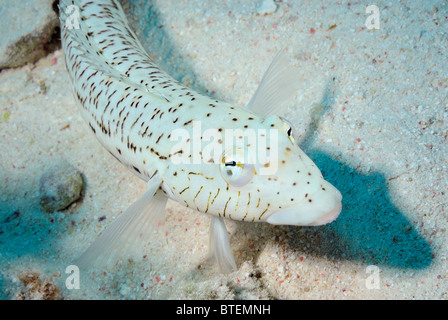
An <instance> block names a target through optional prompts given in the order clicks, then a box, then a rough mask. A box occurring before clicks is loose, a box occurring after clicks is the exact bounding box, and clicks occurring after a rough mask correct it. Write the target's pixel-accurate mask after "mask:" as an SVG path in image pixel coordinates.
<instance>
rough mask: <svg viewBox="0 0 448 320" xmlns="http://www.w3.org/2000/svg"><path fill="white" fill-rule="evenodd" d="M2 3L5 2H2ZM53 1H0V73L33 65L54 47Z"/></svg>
mask: <svg viewBox="0 0 448 320" xmlns="http://www.w3.org/2000/svg"><path fill="white" fill-rule="evenodd" d="M5 2H6V3H5ZM54 2H55V1H54V0H33V1H2V2H1V3H2V4H1V6H2V7H1V8H0V30H2V31H3V32H2V35H1V37H0V70H2V69H5V68H15V67H20V66H22V65H24V64H26V63H34V62H36V61H37V60H39V59H40V58H42V57H44V56H46V55H47V54H48V52H51V51H53V50H55V49H56V48H57V47H58V44H57V41H55V39H56V38H57V37H58V33H57V27H58V26H59V19H58V16H57V14H56V12H55V11H54V9H53V3H54Z"/></svg>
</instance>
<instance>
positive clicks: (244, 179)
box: [219, 150, 254, 187]
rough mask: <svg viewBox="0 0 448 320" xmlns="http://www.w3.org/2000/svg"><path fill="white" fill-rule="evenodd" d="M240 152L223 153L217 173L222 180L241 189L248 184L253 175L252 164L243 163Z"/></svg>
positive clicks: (242, 155)
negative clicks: (218, 172)
mask: <svg viewBox="0 0 448 320" xmlns="http://www.w3.org/2000/svg"><path fill="white" fill-rule="evenodd" d="M245 162H247V161H245V159H244V152H243V151H242V150H232V151H231V152H224V154H223V156H222V158H221V162H220V165H219V171H220V172H221V176H222V177H223V178H224V180H225V181H226V182H227V183H228V184H231V185H232V186H235V187H241V186H244V185H246V184H248V183H249V182H250V180H251V179H252V177H253V175H254V166H253V164H249V163H245Z"/></svg>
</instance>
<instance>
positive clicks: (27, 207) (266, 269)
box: [0, 0, 448, 299]
mask: <svg viewBox="0 0 448 320" xmlns="http://www.w3.org/2000/svg"><path fill="white" fill-rule="evenodd" d="M147 2H148V1H143V0H141V1H131V4H130V6H129V10H130V11H129V12H130V15H131V16H132V19H131V22H132V25H133V27H134V28H135V29H136V30H137V33H138V35H139V36H140V37H141V39H142V41H143V43H144V45H145V47H147V48H148V50H149V52H151V55H152V56H153V57H154V58H155V60H156V61H157V62H158V63H159V64H160V65H161V66H162V67H163V68H164V69H165V70H166V71H167V72H168V73H170V74H171V75H173V76H174V77H175V78H177V79H179V80H182V81H183V82H184V83H186V84H187V85H189V86H191V87H192V88H194V89H196V90H198V91H201V92H203V93H206V94H209V95H212V96H214V97H216V98H219V99H222V100H226V101H229V102H233V103H235V104H237V105H241V106H244V105H245V104H246V103H247V102H248V101H249V99H250V97H251V95H252V93H253V92H254V91H255V89H256V86H257V83H258V81H259V80H260V78H261V75H262V73H263V72H264V70H265V69H266V68H267V66H268V64H269V63H270V61H271V59H272V58H273V56H274V55H275V53H276V52H277V51H278V50H280V49H281V48H284V47H287V48H288V52H289V53H290V56H291V57H292V59H293V62H294V64H295V65H296V66H297V67H298V69H299V72H300V75H301V78H302V87H301V91H300V92H299V93H298V96H297V99H296V100H295V101H294V103H293V105H292V106H291V107H290V108H289V109H288V111H287V112H286V113H285V115H284V116H285V117H286V118H287V119H288V120H289V121H291V122H292V123H293V125H294V126H295V129H296V131H297V132H298V134H299V135H300V137H301V139H300V142H299V143H300V144H301V145H303V146H304V149H305V150H306V151H307V152H308V153H310V154H311V155H312V157H313V159H315V160H316V163H317V164H318V166H319V167H320V168H321V170H322V172H323V174H324V176H325V177H327V178H328V180H329V181H330V182H332V183H333V184H334V185H335V186H336V187H338V188H339V189H340V190H341V192H342V194H343V196H344V200H343V206H344V209H343V211H342V213H341V216H340V217H339V218H338V220H337V221H336V222H334V223H332V224H330V225H328V226H323V227H316V228H297V227H279V226H271V225H267V224H251V223H241V222H233V221H228V223H227V226H228V228H229V231H230V232H231V234H232V235H231V244H232V247H233V250H234V254H235V257H236V262H237V265H238V267H239V270H238V271H237V272H235V273H233V274H231V275H228V276H225V275H220V274H218V273H217V268H216V265H215V264H214V263H213V261H209V260H208V259H207V250H208V248H207V245H208V227H209V220H210V219H209V217H208V216H205V215H202V214H199V213H197V212H194V211H192V210H190V209H186V208H184V207H182V206H180V205H178V204H176V203H174V202H171V201H170V202H169V207H168V214H167V219H166V222H165V224H164V225H163V226H161V227H160V228H159V230H158V231H157V233H156V234H154V236H153V238H152V239H148V242H149V243H148V244H147V245H146V247H145V248H141V249H140V250H141V252H140V255H139V257H140V258H138V259H135V261H132V262H131V263H129V262H125V263H122V264H121V265H119V266H117V267H116V268H114V269H111V270H108V271H104V272H103V271H96V272H95V273H94V274H93V273H89V274H85V275H84V274H83V275H82V278H81V289H80V290H71V291H70V290H68V289H66V288H65V285H64V283H65V279H66V277H67V275H66V274H65V268H66V266H67V265H69V264H70V263H71V261H72V260H73V259H74V258H76V257H78V256H79V254H80V253H81V252H82V251H83V250H84V249H85V248H86V247H87V246H88V245H89V244H90V243H91V242H92V241H93V240H94V239H95V238H96V237H97V235H98V234H99V233H100V232H101V231H102V230H104V228H105V227H106V226H107V225H108V224H110V223H111V222H112V221H113V219H114V218H115V217H117V216H118V215H119V214H120V212H122V211H123V210H124V209H125V208H126V207H127V206H128V205H129V204H130V203H132V202H133V201H134V200H135V199H136V198H137V197H138V196H139V194H141V193H142V192H143V190H144V188H145V185H144V183H143V182H142V181H140V180H139V179H138V178H136V177H135V176H133V175H132V174H131V173H129V172H128V171H127V170H126V169H125V168H124V167H123V166H122V165H121V164H120V163H118V162H117V161H115V160H114V159H113V158H112V156H110V155H109V154H108V153H107V151H105V150H104V149H103V148H102V146H101V145H100V144H99V143H98V142H97V141H96V139H95V138H94V136H93V134H92V133H91V132H90V130H88V127H87V125H86V123H85V122H84V121H83V120H82V119H81V117H80V114H79V112H78V111H77V107H76V105H75V101H74V99H73V97H72V94H71V89H70V86H69V79H68V75H67V73H66V71H65V66H64V62H63V61H64V60H63V54H62V52H61V51H57V52H55V53H54V54H51V55H49V56H48V57H47V58H45V59H42V60H41V61H39V62H38V63H37V64H36V66H26V67H23V68H20V69H15V70H7V71H2V72H1V73H0V179H1V186H0V298H18V297H21V296H23V295H26V294H28V297H37V298H40V297H42V295H39V294H41V292H40V291H42V290H40V289H36V287H32V286H31V285H30V284H28V286H27V287H26V286H25V284H27V282H26V281H24V279H26V276H27V275H28V274H36V275H37V276H38V278H39V279H41V281H42V283H43V284H45V283H53V284H56V285H57V286H59V288H60V290H61V292H60V293H59V295H57V296H62V297H63V298H66V299H76V298H83V299H95V298H106V299H109V298H112V299H178V298H186V299H193V298H196V299H217V298H222V299H223V298H224V299H227V298H228V299H247V298H252V299H267V298H269V299H271V298H273V299H446V298H447V288H448V285H447V272H446V270H447V260H446V259H447V245H446V243H447V228H448V221H447V216H448V206H447V203H448V201H447V193H448V181H447V180H448V172H447V171H448V170H447V166H448V163H447V155H448V148H447V134H448V124H447V121H448V100H447V96H448V90H447V87H448V79H447V77H448V76H447V75H448V70H447V69H448V63H447V60H446V46H447V41H448V40H447V35H446V30H447V22H448V18H447V16H448V8H447V3H446V2H444V1H427V2H426V1H425V2H421V1H419V2H418V5H417V4H405V3H397V2H391V3H390V4H389V3H388V4H387V5H385V4H383V2H381V4H380V3H378V5H379V8H380V14H381V25H380V29H379V30H367V29H366V28H365V25H364V23H365V20H366V18H367V16H368V15H366V14H365V7H366V4H363V3H351V4H350V5H349V4H348V3H347V2H346V1H343V2H340V3H335V2H332V3H331V4H330V2H328V3H327V1H322V2H320V1H292V0H289V1H286V0H283V1H279V2H277V5H278V9H277V11H276V12H275V13H273V14H268V15H266V16H260V15H256V14H255V12H256V11H257V8H258V7H257V6H258V5H259V4H260V3H261V2H262V1H244V2H241V1H236V0H232V1H226V2H225V4H224V3H222V2H217V1H199V0H196V1H189V2H188V4H187V3H186V2H184V1H175V0H163V1H162V0H158V1H152V2H151V3H152V4H153V9H152V11H151V12H152V15H151V19H152V20H151V21H152V23H149V24H148V23H147V22H145V21H144V19H145V18H146V17H147V16H148V10H149V8H148V6H149V5H147V4H144V3H147ZM415 3H417V2H415ZM141 4H142V5H141ZM179 12H182V14H179ZM334 25H335V26H334ZM332 26H334V27H332ZM330 27H332V28H330ZM333 78H334V80H332V79H333ZM41 81H43V82H41ZM43 83H44V85H43ZM319 105H320V107H319ZM319 108H320V109H319ZM320 111H322V112H320ZM313 118H314V120H315V121H312V119H313ZM61 159H64V160H66V161H68V162H70V163H71V164H73V165H74V166H76V167H77V168H79V169H80V170H81V171H82V172H83V174H84V176H85V178H86V182H87V189H86V191H85V195H84V198H83V200H82V202H79V203H77V204H75V205H74V206H72V207H71V208H69V209H68V210H66V211H63V212H57V213H53V214H46V213H44V212H42V211H41V210H40V207H39V204H38V194H37V186H38V181H39V178H40V175H41V173H42V171H43V170H44V169H48V168H51V166H52V164H54V163H56V162H57V161H60V160H61ZM15 211H17V212H19V215H18V217H15V216H14V215H13V213H14V212H15ZM11 215H12V216H11ZM101 216H106V219H105V220H104V221H101V222H99V221H98V218H99V217H101ZM7 217H10V218H9V219H7ZM5 219H7V220H8V222H4V221H5ZM370 265H373V266H376V267H377V268H379V269H376V270H379V271H380V273H379V278H378V279H379V289H369V285H368V283H370V282H368V279H369V278H368V277H369V275H370V274H369V273H366V271H367V267H368V266H370ZM366 281H367V282H368V283H367V285H366ZM24 283H25V284H24ZM33 288H34V289H33ZM39 290H40V291H39Z"/></svg>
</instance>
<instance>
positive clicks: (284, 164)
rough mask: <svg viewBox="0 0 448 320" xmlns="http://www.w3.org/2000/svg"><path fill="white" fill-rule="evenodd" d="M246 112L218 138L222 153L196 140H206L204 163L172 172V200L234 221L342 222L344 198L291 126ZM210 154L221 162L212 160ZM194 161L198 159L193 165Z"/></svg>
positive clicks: (169, 177) (276, 118) (169, 180)
mask: <svg viewBox="0 0 448 320" xmlns="http://www.w3.org/2000/svg"><path fill="white" fill-rule="evenodd" d="M241 112H242V111H240V114H238V115H237V116H238V119H239V121H234V122H235V124H234V127H232V128H226V130H225V131H226V132H225V134H224V133H223V132H220V133H223V134H222V135H220V136H219V137H216V138H215V139H213V141H218V142H219V143H218V144H215V145H214V147H218V148H217V149H214V147H213V148H210V145H204V141H205V140H207V139H205V135H203V136H202V138H196V139H194V138H192V139H190V140H191V141H194V140H195V141H197V140H201V141H202V143H203V144H202V148H198V150H200V154H196V155H197V157H196V158H198V159H202V162H200V163H193V164H188V165H186V164H184V165H182V166H181V167H178V166H172V167H171V168H172V169H170V170H172V171H173V172H172V173H170V174H167V175H166V177H167V178H166V179H165V184H166V185H167V187H169V188H167V189H171V190H172V191H173V192H172V198H173V199H175V200H177V201H179V202H180V203H184V204H186V205H187V206H189V207H192V208H195V209H197V210H198V211H201V212H203V213H207V214H211V215H216V216H222V217H225V218H230V219H233V220H241V221H249V222H268V223H271V224H277V225H296V226H312V225H314V226H317V225H322V224H326V223H329V222H331V221H333V220H334V219H336V218H337V216H338V215H339V213H340V212H341V209H342V204H341V200H342V196H341V193H340V192H339V191H338V190H337V189H336V188H335V187H334V186H333V185H331V184H330V183H329V182H328V181H326V180H325V179H324V178H323V176H322V174H321V172H320V170H319V169H318V168H317V166H316V165H315V164H314V163H313V161H312V160H311V159H310V158H309V157H308V156H307V155H306V154H305V153H304V152H303V151H302V150H301V149H300V147H299V146H298V145H297V143H296V142H295V140H294V132H293V129H292V126H291V125H290V124H289V123H288V121H286V120H285V119H283V118H281V117H279V116H276V115H272V116H269V117H267V118H266V119H263V118H257V117H256V116H254V115H246V114H242V113H241ZM231 117H236V115H235V114H233V115H232V116H231ZM241 119H249V120H247V122H245V121H244V122H243V120H241ZM225 123H229V121H225ZM211 125H213V124H211ZM204 126H205V124H204ZM238 126H239V127H238ZM241 128H243V129H241ZM230 129H232V130H230ZM229 131H231V132H232V135H228V134H227V133H228V132H229ZM187 140H188V139H186V141H187ZM230 141H231V143H230ZM185 149H188V147H186V148H185ZM210 149H214V150H215V151H214V152H213V154H219V157H216V158H213V157H211V156H209V155H208V154H209V152H208V151H207V150H210ZM185 155H186V153H183V156H185ZM194 158H195V156H194V154H193V156H191V157H190V156H189V157H187V160H191V159H194Z"/></svg>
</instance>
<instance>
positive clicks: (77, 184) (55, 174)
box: [39, 163, 84, 212]
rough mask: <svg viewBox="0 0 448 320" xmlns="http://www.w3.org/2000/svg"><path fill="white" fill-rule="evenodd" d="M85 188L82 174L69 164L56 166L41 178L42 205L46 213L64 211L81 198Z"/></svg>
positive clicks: (40, 194) (40, 193)
mask: <svg viewBox="0 0 448 320" xmlns="http://www.w3.org/2000/svg"><path fill="white" fill-rule="evenodd" d="M83 187H84V181H83V179H82V175H81V172H79V171H78V170H77V169H76V168H74V167H73V166H71V165H69V164H65V163H63V164H59V165H56V166H55V167H53V168H51V169H50V171H48V172H47V173H45V174H44V175H42V177H41V178H40V184H39V196H40V205H41V206H42V209H43V210H44V211H45V212H54V211H59V210H63V209H65V208H67V207H68V206H69V205H71V204H72V203H74V202H75V201H77V200H78V199H79V198H80V197H81V192H82V190H83Z"/></svg>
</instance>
